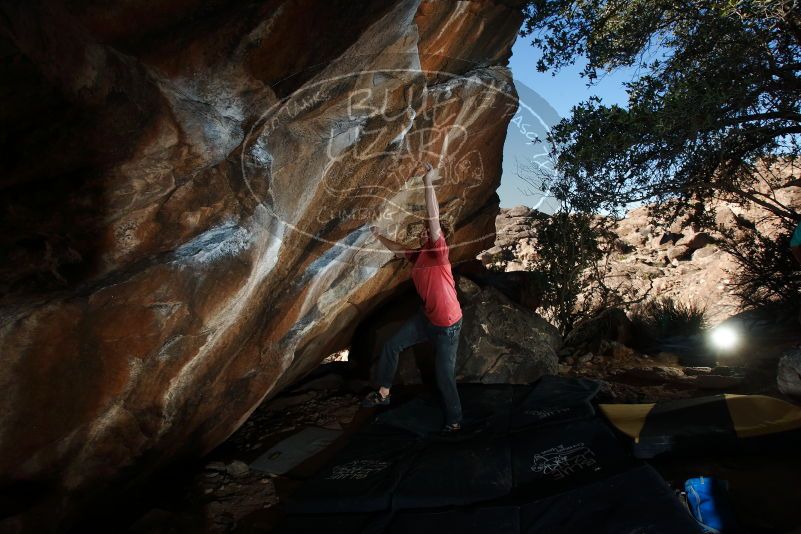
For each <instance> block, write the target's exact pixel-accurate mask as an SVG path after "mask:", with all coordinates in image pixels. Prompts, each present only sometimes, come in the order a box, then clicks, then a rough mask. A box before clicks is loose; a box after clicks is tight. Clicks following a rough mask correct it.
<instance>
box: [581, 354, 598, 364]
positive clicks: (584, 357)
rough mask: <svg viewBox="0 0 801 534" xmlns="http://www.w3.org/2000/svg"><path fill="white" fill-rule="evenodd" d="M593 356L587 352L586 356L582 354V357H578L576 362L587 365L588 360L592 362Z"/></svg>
mask: <svg viewBox="0 0 801 534" xmlns="http://www.w3.org/2000/svg"><path fill="white" fill-rule="evenodd" d="M594 356H595V354H593V353H592V352H588V353H587V354H584V355H583V356H579V358H578V362H579V363H587V362H589V361H590V360H592V358H593V357H594Z"/></svg>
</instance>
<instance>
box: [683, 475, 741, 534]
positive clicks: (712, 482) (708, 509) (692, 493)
mask: <svg viewBox="0 0 801 534" xmlns="http://www.w3.org/2000/svg"><path fill="white" fill-rule="evenodd" d="M726 489H727V483H726V481H725V480H718V479H716V478H714V477H697V478H691V479H689V480H687V481H686V482H685V483H684V490H685V491H686V492H687V503H688V504H689V506H690V512H691V513H692V515H693V517H695V519H696V521H698V522H699V523H700V524H701V526H703V527H704V528H705V529H706V532H709V533H712V534H730V533H732V532H734V531H735V526H734V520H733V519H732V517H731V512H730V508H729V505H728V502H727V499H726Z"/></svg>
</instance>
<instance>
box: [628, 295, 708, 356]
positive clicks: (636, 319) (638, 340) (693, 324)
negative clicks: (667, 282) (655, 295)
mask: <svg viewBox="0 0 801 534" xmlns="http://www.w3.org/2000/svg"><path fill="white" fill-rule="evenodd" d="M704 313H705V312H704V310H703V309H701V308H699V307H696V306H693V305H684V304H681V303H680V302H676V301H675V300H673V299H671V298H670V297H662V298H659V299H654V300H650V301H648V302H646V303H645V304H643V305H641V306H639V307H637V308H636V309H635V310H634V311H633V313H632V317H631V322H632V323H633V325H634V332H635V345H636V346H637V348H638V349H640V350H644V351H647V350H649V349H650V348H652V347H653V346H656V345H657V344H658V342H659V340H664V339H668V338H676V337H692V336H695V335H698V334H700V333H701V332H703V330H704V329H705V328H706V326H707V324H706V318H705V316H704Z"/></svg>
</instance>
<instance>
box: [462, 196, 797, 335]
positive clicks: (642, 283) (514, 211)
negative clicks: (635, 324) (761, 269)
mask: <svg viewBox="0 0 801 534" xmlns="http://www.w3.org/2000/svg"><path fill="white" fill-rule="evenodd" d="M776 194H777V198H778V200H779V201H781V202H782V203H783V204H785V205H786V206H790V207H796V209H799V210H801V187H798V186H795V185H793V186H789V187H786V188H782V189H780V190H778V191H777V193H776ZM712 209H713V210H714V217H715V223H716V225H717V229H718V230H724V229H730V230H733V231H735V232H736V233H738V234H737V235H739V237H740V239H746V236H745V234H743V233H742V231H741V228H742V225H743V224H744V223H745V224H753V225H755V226H756V227H757V228H759V229H760V230H762V231H765V232H766V234H767V235H775V229H772V228H771V227H770V222H769V220H768V219H767V218H766V212H765V211H764V210H762V209H761V208H756V207H752V208H749V209H744V208H742V207H740V206H736V205H733V204H729V203H725V202H718V203H717V204H715V205H713V207H712ZM542 217H543V214H541V213H539V212H536V211H535V210H531V209H529V208H527V207H525V206H517V207H514V208H510V209H501V211H500V213H499V214H498V216H497V218H496V220H495V224H496V228H497V237H496V240H495V246H493V247H492V248H490V249H488V250H486V251H484V252H482V253H481V254H480V255H479V256H478V258H479V259H480V260H481V261H482V263H484V265H486V266H487V267H489V268H492V269H496V270H504V271H522V270H527V269H530V268H531V267H532V265H533V261H534V260H535V259H536V255H537V244H536V239H535V237H534V236H535V235H536V233H535V230H534V228H535V226H536V222H537V220H538V219H540V218H542ZM614 232H615V234H616V240H615V250H616V252H615V253H614V254H613V255H612V257H611V258H610V263H609V270H608V274H607V276H606V279H605V283H606V284H607V285H609V286H610V287H621V288H622V289H627V290H631V291H632V294H633V295H636V296H637V297H643V296H644V295H648V297H646V298H655V297H660V296H667V297H670V298H672V299H674V300H675V301H677V302H680V303H682V304H686V305H694V306H697V307H699V308H703V309H704V310H706V317H707V319H708V321H709V323H710V324H711V325H714V324H716V323H719V322H721V321H723V320H725V319H726V318H728V317H731V316H732V315H734V314H735V313H737V311H738V301H737V299H736V298H735V297H734V296H733V295H732V293H733V289H732V288H731V286H730V282H731V281H732V279H733V275H734V274H735V273H736V272H737V269H738V267H737V264H736V263H735V261H734V258H732V256H731V255H730V254H727V253H726V252H724V251H722V250H720V248H719V247H718V246H717V244H716V242H717V241H718V240H720V238H721V234H720V232H719V231H712V232H697V231H695V230H694V229H693V227H692V226H691V225H689V224H686V223H685V222H683V221H677V222H675V223H674V224H673V225H672V226H670V227H668V228H656V227H655V226H654V225H652V224H651V223H649V220H648V214H647V208H646V207H639V208H637V209H634V210H632V211H630V212H628V213H627V214H626V216H625V218H623V219H622V220H621V221H619V222H618V223H617V225H616V226H615V228H614ZM788 253H789V252H788Z"/></svg>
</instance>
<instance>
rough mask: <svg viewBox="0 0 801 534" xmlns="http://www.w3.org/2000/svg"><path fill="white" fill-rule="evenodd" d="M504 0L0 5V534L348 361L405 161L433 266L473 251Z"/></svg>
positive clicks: (501, 63) (62, 508) (509, 37)
mask: <svg viewBox="0 0 801 534" xmlns="http://www.w3.org/2000/svg"><path fill="white" fill-rule="evenodd" d="M517 4H519V2H515V1H511V0H498V1H445V0H425V1H423V0H403V1H398V2H379V1H373V0H357V1H352V0H348V1H331V2H311V1H305V0H297V1H294V0H292V1H289V0H263V1H256V2H247V3H241V2H225V1H221V0H188V1H182V2H161V3H158V5H154V4H153V3H151V2H144V1H140V0H133V1H128V2H123V3H102V2H101V3H98V2H88V1H78V2H69V3H61V2H58V1H55V0H54V1H50V0H46V1H44V2H32V3H27V2H6V3H3V4H2V6H1V7H0V13H2V17H1V21H0V40H2V44H3V55H4V59H5V61H3V62H2V66H0V68H1V69H2V71H3V72H2V77H3V80H5V90H4V91H3V92H2V95H1V96H0V99H2V106H1V107H2V110H3V112H2V114H1V115H0V121H2V131H3V142H4V144H5V147H4V148H5V150H4V152H5V153H6V154H8V155H9V158H8V159H7V160H6V162H5V165H4V172H3V177H2V179H1V180H0V190H2V198H3V202H2V205H1V206H0V220H2V224H3V231H2V232H0V235H2V237H1V238H0V251H2V252H1V253H0V295H2V297H0V353H1V354H2V355H3V358H2V362H0V388H2V390H3V395H2V396H0V414H1V415H0V486H2V488H3V489H2V492H3V501H4V502H5V503H10V504H8V506H5V507H4V508H3V516H4V517H6V519H5V520H3V521H2V522H0V530H5V529H11V530H17V529H27V530H30V531H36V532H41V531H46V530H48V529H50V528H51V527H52V526H53V525H54V524H61V526H62V527H66V526H67V525H69V522H70V519H71V518H72V517H73V515H74V513H75V511H76V510H78V509H79V508H81V507H83V506H89V505H91V504H93V503H95V502H96V499H97V498H98V497H99V496H100V495H104V496H106V497H109V498H112V497H113V495H114V492H113V491H109V490H111V489H113V488H118V487H122V485H123V483H135V482H136V481H137V480H139V479H141V478H144V477H147V476H148V475H149V473H151V472H152V471H153V470H156V469H158V468H160V467H163V466H165V465H168V464H170V463H171V462H173V461H175V460H176V459H179V458H188V457H196V456H198V455H202V454H204V453H205V452H207V451H209V450H211V449H212V448H214V447H215V446H216V445H217V444H219V443H220V442H222V441H223V440H225V439H226V438H227V437H228V436H229V435H231V433H232V432H234V431H235V430H236V429H237V428H238V427H239V426H240V425H241V424H242V423H243V421H245V420H246V419H247V417H248V415H249V414H250V413H251V412H252V411H253V410H254V409H255V408H256V407H257V406H258V405H259V404H260V403H261V402H262V400H264V399H265V398H269V397H270V396H272V395H275V394H276V393H277V392H278V391H280V390H281V389H282V388H284V387H286V386H287V385H288V384H290V383H292V382H293V381H294V380H296V379H297V378H298V377H300V376H303V375H304V374H305V373H307V372H308V371H309V370H310V369H312V368H314V367H315V366H317V365H318V364H319V363H320V361H322V360H323V358H325V357H326V356H327V355H329V354H331V353H333V352H335V351H337V350H340V349H343V348H346V347H347V346H348V344H349V342H350V336H351V334H352V332H353V329H354V328H355V326H356V324H357V323H358V322H359V320H360V319H361V318H362V317H364V316H365V315H367V314H368V313H370V311H371V310H374V309H375V308H376V307H377V306H379V305H380V304H381V302H382V301H384V300H385V299H386V298H387V297H388V296H390V295H391V293H392V291H393V290H394V288H395V287H396V286H397V285H398V284H399V283H401V282H402V281H404V280H405V279H406V278H408V271H407V270H406V269H407V267H406V266H403V265H401V263H400V262H393V261H391V259H392V257H391V255H389V254H387V252H386V250H385V249H383V247H380V246H377V242H376V241H375V240H374V239H373V238H372V237H371V235H370V232H369V231H368V229H369V226H370V225H371V224H377V225H378V226H379V227H380V228H381V229H382V231H384V232H385V233H387V234H390V236H391V237H394V238H395V239H398V240H401V241H403V240H406V239H407V238H409V236H410V235H411V236H415V235H416V232H417V229H418V228H420V227H422V225H423V223H422V220H421V218H420V214H421V213H422V210H423V209H424V200H423V192H422V189H421V187H420V184H419V183H418V182H416V181H414V180H412V179H411V175H412V169H413V167H414V166H415V160H416V159H417V158H421V157H428V158H430V159H431V158H434V157H436V158H438V159H437V160H436V163H437V164H438V167H439V168H440V169H441V176H442V178H443V180H442V181H441V183H440V185H439V186H438V187H439V190H438V191H439V195H440V202H441V213H442V215H443V217H446V218H448V219H449V220H450V221H451V222H452V223H453V227H454V228H455V236H454V239H456V240H458V241H459V242H462V243H465V245H464V246H461V247H458V248H454V250H453V251H452V258H453V259H454V260H455V261H458V260H460V259H465V258H472V257H474V256H475V255H476V254H477V253H478V252H479V251H481V250H483V249H485V248H487V246H489V245H491V240H492V237H491V236H492V232H493V221H494V219H495V215H496V213H497V208H498V197H497V195H495V194H494V191H495V190H496V188H497V186H498V183H499V180H500V157H501V152H502V146H503V142H504V137H505V132H506V127H507V123H508V121H509V120H510V118H511V115H512V114H513V113H514V111H515V109H516V106H517V100H516V95H515V92H514V86H513V85H512V83H511V77H510V73H509V71H508V69H507V68H506V67H505V65H506V61H507V58H508V57H509V55H510V47H511V45H512V43H513V41H514V39H515V37H516V34H517V30H518V28H519V27H520V24H521V20H522V16H521V14H520V13H519V11H518V10H517V8H516V7H515V6H516V5H517ZM21 488H24V489H25V491H24V492H22V489H21ZM23 493H24V498H19V496H20V495H21V494H23Z"/></svg>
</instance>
